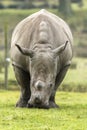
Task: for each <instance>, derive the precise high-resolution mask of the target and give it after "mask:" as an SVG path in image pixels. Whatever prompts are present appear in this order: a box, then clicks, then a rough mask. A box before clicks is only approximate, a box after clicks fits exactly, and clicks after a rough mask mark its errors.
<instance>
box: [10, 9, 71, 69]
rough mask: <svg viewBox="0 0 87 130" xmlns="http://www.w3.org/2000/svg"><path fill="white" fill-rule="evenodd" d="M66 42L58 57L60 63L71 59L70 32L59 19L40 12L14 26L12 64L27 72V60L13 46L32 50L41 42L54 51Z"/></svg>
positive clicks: (43, 11)
mask: <svg viewBox="0 0 87 130" xmlns="http://www.w3.org/2000/svg"><path fill="white" fill-rule="evenodd" d="M67 40H68V41H69V43H70V44H69V46H68V47H67V48H66V50H65V51H64V52H63V54H62V55H61V56H60V59H61V62H66V61H67V60H68V59H70V58H71V57H72V42H73V38H72V34H71V31H70V29H69V27H68V25H67V24H66V23H65V22H64V21H63V20H62V19H61V18H59V17H57V16H56V15H54V14H52V13H49V12H48V11H46V10H41V11H39V12H37V13H35V14H33V15H31V16H29V17H27V18H25V19H24V20H23V21H21V22H20V23H19V24H18V25H17V26H16V28H15V30H14V32H13V35H12V41H11V58H12V62H13V64H15V65H18V66H20V67H22V68H25V70H28V66H29V58H28V57H25V56H23V55H22V54H21V53H20V52H19V51H18V50H17V48H16V47H15V44H19V45H20V46H23V47H25V48H33V46H35V44H36V43H37V42H38V41H43V42H44V43H45V42H46V43H50V44H51V45H52V48H53V49H55V48H56V47H58V46H60V45H61V44H64V43H65V42H66V41H67ZM38 46H39V44H38ZM44 46H45V44H44ZM64 59H65V61H64Z"/></svg>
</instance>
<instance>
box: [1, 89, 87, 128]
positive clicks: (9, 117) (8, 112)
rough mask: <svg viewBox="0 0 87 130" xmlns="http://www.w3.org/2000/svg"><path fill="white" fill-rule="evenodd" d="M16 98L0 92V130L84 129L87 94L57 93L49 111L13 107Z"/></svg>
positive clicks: (86, 113) (86, 126) (86, 116)
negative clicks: (55, 105) (53, 107)
mask: <svg viewBox="0 0 87 130" xmlns="http://www.w3.org/2000/svg"><path fill="white" fill-rule="evenodd" d="M18 96H19V92H18V91H14V92H13V91H1V90H0V130H12V129H13V130H87V93H84V94H83V93H67V92H57V95H56V102H57V104H59V105H60V108H59V109H50V110H43V109H27V108H23V109H22V108H15V107H14V105H15V103H16V101H17V99H18Z"/></svg>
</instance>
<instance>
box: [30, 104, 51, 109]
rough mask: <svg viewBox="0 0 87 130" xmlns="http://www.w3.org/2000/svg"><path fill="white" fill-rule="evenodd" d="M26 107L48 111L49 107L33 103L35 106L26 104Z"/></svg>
mask: <svg viewBox="0 0 87 130" xmlns="http://www.w3.org/2000/svg"><path fill="white" fill-rule="evenodd" d="M27 107H28V108H39V109H49V105H44V104H42V103H35V104H30V103H28V105H27Z"/></svg>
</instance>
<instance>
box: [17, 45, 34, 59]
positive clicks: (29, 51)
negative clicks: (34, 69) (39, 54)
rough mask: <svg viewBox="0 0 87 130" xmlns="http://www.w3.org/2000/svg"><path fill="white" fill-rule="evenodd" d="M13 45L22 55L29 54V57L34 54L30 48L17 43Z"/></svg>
mask: <svg viewBox="0 0 87 130" xmlns="http://www.w3.org/2000/svg"><path fill="white" fill-rule="evenodd" d="M15 46H16V47H17V48H18V50H19V51H20V52H21V53H22V54H23V55H26V56H30V57H31V58H32V57H33V55H34V51H33V50H30V49H27V48H24V47H20V46H19V45H18V44H15Z"/></svg>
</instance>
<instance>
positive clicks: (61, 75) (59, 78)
mask: <svg viewBox="0 0 87 130" xmlns="http://www.w3.org/2000/svg"><path fill="white" fill-rule="evenodd" d="M69 66H70V64H68V65H66V66H64V67H63V68H62V69H61V70H60V72H59V73H58V75H57V77H56V81H55V87H54V91H53V93H52V95H51V97H50V107H51V108H58V107H59V106H58V105H57V104H56V103H55V95H56V91H57V88H58V86H59V85H60V84H61V82H62V81H63V79H64V77H65V75H66V72H67V70H68V68H69Z"/></svg>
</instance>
